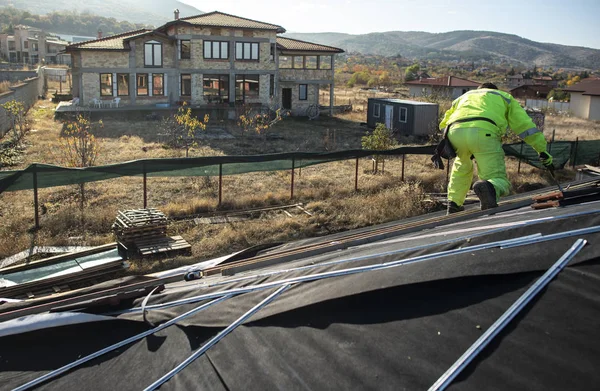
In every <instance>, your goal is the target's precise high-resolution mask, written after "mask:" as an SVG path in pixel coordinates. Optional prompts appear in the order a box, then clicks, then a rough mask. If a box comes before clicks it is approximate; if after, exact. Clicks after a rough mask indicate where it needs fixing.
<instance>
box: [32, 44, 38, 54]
mask: <svg viewBox="0 0 600 391" xmlns="http://www.w3.org/2000/svg"><path fill="white" fill-rule="evenodd" d="M38 47H39V46H38V44H37V43H36V42H34V43H32V44H31V49H32V50H33V51H34V52H37V51H38Z"/></svg>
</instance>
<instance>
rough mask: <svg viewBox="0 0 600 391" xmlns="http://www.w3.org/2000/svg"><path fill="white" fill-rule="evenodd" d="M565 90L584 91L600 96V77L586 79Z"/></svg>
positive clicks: (585, 93)
mask: <svg viewBox="0 0 600 391" xmlns="http://www.w3.org/2000/svg"><path fill="white" fill-rule="evenodd" d="M564 91H567V92H583V95H593V96H600V79H595V78H589V79H584V80H582V81H580V82H579V83H577V84H575V85H574V86H572V87H569V88H565V89H564Z"/></svg>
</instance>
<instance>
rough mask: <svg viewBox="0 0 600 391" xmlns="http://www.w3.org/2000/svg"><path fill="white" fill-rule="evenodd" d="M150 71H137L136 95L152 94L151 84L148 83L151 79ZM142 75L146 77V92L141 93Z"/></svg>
mask: <svg viewBox="0 0 600 391" xmlns="http://www.w3.org/2000/svg"><path fill="white" fill-rule="evenodd" d="M149 75H150V74H149V73H136V74H135V93H136V96H150V86H149V85H148V82H149V81H150V79H149ZM140 77H145V79H146V93H145V94H140V83H139V81H140Z"/></svg>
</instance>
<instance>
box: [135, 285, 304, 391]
mask: <svg viewBox="0 0 600 391" xmlns="http://www.w3.org/2000/svg"><path fill="white" fill-rule="evenodd" d="M291 286H292V284H287V285H284V286H282V287H280V288H279V289H277V290H276V291H275V292H273V293H272V294H270V295H269V297H267V298H266V299H264V300H263V301H261V302H260V303H258V304H257V305H255V306H254V307H252V308H251V309H250V310H249V311H248V312H246V313H245V314H244V315H242V316H240V317H239V318H238V319H237V320H236V321H235V322H233V323H232V324H230V325H229V326H227V328H225V329H224V330H222V331H221V332H220V333H219V334H217V335H215V336H214V337H213V338H211V339H210V341H208V342H207V343H205V344H204V346H202V347H201V348H200V349H198V350H197V351H195V352H194V353H193V354H192V355H191V356H189V357H188V358H187V359H185V360H184V361H183V362H182V363H181V364H179V365H178V366H176V367H175V368H173V369H172V370H171V371H169V372H168V373H167V374H166V375H164V376H163V377H161V378H160V379H158V380H157V381H155V382H154V383H152V384H150V385H149V386H148V387H146V388H145V390H146V391H149V390H155V389H157V388H158V387H160V385H161V384H164V383H165V382H167V381H169V379H171V378H172V377H173V376H175V375H176V374H178V373H179V372H181V371H182V370H183V369H184V368H185V367H187V366H188V365H190V364H191V363H192V362H194V360H196V359H197V358H198V357H200V356H202V355H203V354H204V353H206V351H207V350H208V349H210V348H211V347H213V346H214V345H216V344H217V343H218V342H219V341H220V340H222V339H223V338H224V337H225V336H226V335H227V334H229V333H230V332H232V331H233V330H235V328H236V327H238V326H239V325H241V324H242V323H243V322H244V321H245V320H246V319H248V318H250V317H251V316H252V315H254V314H255V313H257V312H258V311H259V310H260V309H262V308H263V307H265V306H266V305H267V304H269V303H270V302H272V301H273V300H275V299H276V298H277V297H278V296H279V295H281V294H282V293H283V292H285V291H286V290H288V289H289V288H290V287H291Z"/></svg>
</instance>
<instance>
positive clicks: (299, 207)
mask: <svg viewBox="0 0 600 391" xmlns="http://www.w3.org/2000/svg"><path fill="white" fill-rule="evenodd" d="M296 208H298V209H300V210H301V211H302V212H304V213H306V214H307V215H309V216H312V215H313V214H312V213H310V212H309V211H307V210H306V209H304V208H303V207H302V206H300V205H296Z"/></svg>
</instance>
